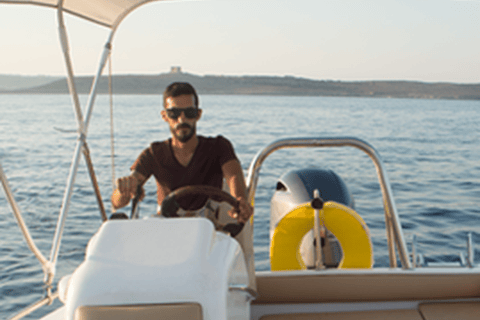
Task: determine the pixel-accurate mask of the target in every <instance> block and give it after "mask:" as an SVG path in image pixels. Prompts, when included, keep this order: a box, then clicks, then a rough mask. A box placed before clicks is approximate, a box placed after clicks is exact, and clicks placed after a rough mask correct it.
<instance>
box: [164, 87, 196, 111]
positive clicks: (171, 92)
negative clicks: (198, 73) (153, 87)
mask: <svg viewBox="0 0 480 320" xmlns="http://www.w3.org/2000/svg"><path fill="white" fill-rule="evenodd" d="M184 94H188V95H190V94H192V95H193V98H194V100H195V101H194V102H195V107H196V108H198V95H197V92H196V91H195V88H193V86H192V85H191V84H190V83H188V82H174V83H172V84H170V85H169V86H168V87H167V88H166V89H165V91H164V92H163V107H164V108H166V107H167V98H170V97H172V98H175V97H178V96H181V95H184Z"/></svg>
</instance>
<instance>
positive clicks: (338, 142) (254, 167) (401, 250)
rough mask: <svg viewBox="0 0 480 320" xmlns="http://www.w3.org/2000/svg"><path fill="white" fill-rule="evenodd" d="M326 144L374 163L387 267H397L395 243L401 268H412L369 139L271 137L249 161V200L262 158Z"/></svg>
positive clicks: (251, 200)
mask: <svg viewBox="0 0 480 320" xmlns="http://www.w3.org/2000/svg"><path fill="white" fill-rule="evenodd" d="M311 147H316V148H322V147H323V148H325V147H353V148H357V149H360V150H361V151H363V152H365V153H366V154H367V155H368V156H369V157H370V159H371V160H372V161H373V163H374V165H375V169H376V171H377V176H378V180H379V183H380V189H381V191H382V197H383V205H384V211H385V225H386V233H387V242H388V251H389V258H390V267H391V268H395V267H397V259H396V255H395V246H396V248H397V250H398V255H399V258H400V261H401V264H402V268H403V269H412V264H411V262H410V259H409V255H408V251H407V246H406V243H405V239H404V235H403V232H402V226H401V224H400V219H399V216H398V213H397V209H396V207H395V202H394V199H393V196H392V190H391V187H390V182H389V181H388V177H387V174H386V171H385V169H384V165H383V162H382V160H381V158H380V155H379V153H378V152H377V151H376V150H375V148H374V147H373V146H372V145H370V144H369V143H367V142H365V141H363V140H360V139H357V138H351V137H340V138H297V139H282V140H277V141H274V142H273V143H271V144H269V145H268V146H266V147H265V148H263V150H261V151H260V152H258V153H257V155H256V156H255V158H254V159H253V160H252V162H251V164H250V168H249V170H248V176H247V196H248V201H249V203H254V198H255V192H256V189H257V184H258V179H259V176H260V169H261V167H262V164H263V162H264V161H265V159H266V158H267V157H268V156H269V155H271V154H272V153H273V152H275V151H278V150H281V149H287V148H311Z"/></svg>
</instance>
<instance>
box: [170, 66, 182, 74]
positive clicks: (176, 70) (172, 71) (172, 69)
mask: <svg viewBox="0 0 480 320" xmlns="http://www.w3.org/2000/svg"><path fill="white" fill-rule="evenodd" d="M170 73H182V67H171V68H170Z"/></svg>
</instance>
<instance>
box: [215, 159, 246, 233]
mask: <svg viewBox="0 0 480 320" xmlns="http://www.w3.org/2000/svg"><path fill="white" fill-rule="evenodd" d="M222 172H223V177H224V178H225V180H226V181H227V184H228V187H229V188H230V194H231V195H232V196H233V197H234V198H236V199H237V200H238V201H240V212H239V214H238V216H237V217H234V218H237V220H238V221H239V222H244V223H245V222H247V220H248V219H249V218H250V217H251V216H252V214H253V208H252V206H251V205H250V204H249V203H248V202H247V187H246V185H245V179H244V177H243V170H242V166H241V165H240V162H238V160H230V161H228V162H226V163H225V164H224V165H223V166H222ZM230 214H233V213H230Z"/></svg>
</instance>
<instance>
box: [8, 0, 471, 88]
mask: <svg viewBox="0 0 480 320" xmlns="http://www.w3.org/2000/svg"><path fill="white" fill-rule="evenodd" d="M66 23H67V29H68V31H69V42H70V45H71V52H72V57H73V63H74V69H75V72H76V73H77V74H78V75H87V74H94V73H95V71H96V68H97V63H98V61H99V58H100V54H101V49H102V47H103V44H104V42H105V40H106V39H107V36H108V32H109V30H108V29H106V28H104V27H100V26H96V25H91V24H89V23H87V22H85V21H83V20H81V19H79V18H75V17H69V18H68V19H67V21H66ZM0 28H1V32H0V74H20V75H55V76H58V75H64V74H65V66H64V62H63V58H62V55H61V51H60V44H59V40H58V36H57V29H56V13H55V12H54V10H51V9H48V8H42V7H37V6H32V5H11V4H0ZM113 46H114V51H113V57H112V66H113V72H114V73H116V74H158V73H165V72H168V71H169V70H170V67H171V66H181V67H182V70H183V71H184V72H189V73H193V74H197V75H234V76H242V75H267V76H295V77H302V78H310V79H318V80H339V81H369V80H372V81H373V80H409V81H424V82H454V83H480V0H464V1H459V0H457V1H454V0H403V1H400V0H398V1H396V0H366V1H359V0H291V1H284V0H276V1H273V0H255V1H254V0H246V1H236V0H207V1H169V2H155V3H153V4H148V5H145V6H143V7H140V8H139V9H138V10H137V11H135V12H133V13H132V14H131V15H130V16H128V17H127V18H126V19H125V21H124V22H123V24H122V25H121V26H120V28H119V29H118V31H117V33H116V35H115V38H114V43H113Z"/></svg>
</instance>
